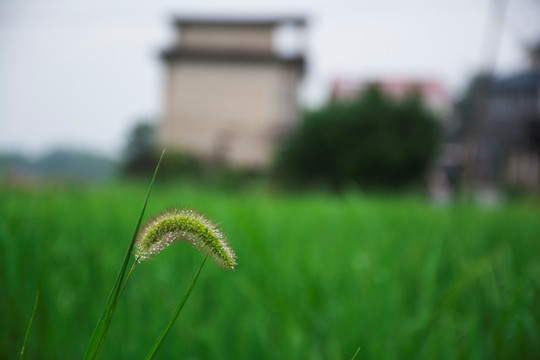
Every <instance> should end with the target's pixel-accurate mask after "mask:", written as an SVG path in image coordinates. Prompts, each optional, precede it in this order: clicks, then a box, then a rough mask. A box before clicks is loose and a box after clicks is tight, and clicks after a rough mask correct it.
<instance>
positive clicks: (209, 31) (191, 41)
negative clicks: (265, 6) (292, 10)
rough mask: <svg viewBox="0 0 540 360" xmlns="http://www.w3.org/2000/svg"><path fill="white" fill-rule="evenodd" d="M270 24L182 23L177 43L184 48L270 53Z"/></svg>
mask: <svg viewBox="0 0 540 360" xmlns="http://www.w3.org/2000/svg"><path fill="white" fill-rule="evenodd" d="M272 35H273V28H272V27H270V26H246V25H242V26H231V25H226V26H219V25H183V26H181V27H180V33H179V39H178V41H179V45H181V46H182V47H183V48H185V49H212V50H226V51H231V50H247V51H257V52H265V53H271V52H272V48H273V43H272Z"/></svg>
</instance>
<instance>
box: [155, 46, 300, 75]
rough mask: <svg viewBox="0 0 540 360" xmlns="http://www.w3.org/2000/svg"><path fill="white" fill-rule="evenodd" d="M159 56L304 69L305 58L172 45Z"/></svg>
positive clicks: (173, 60)
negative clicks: (185, 47) (277, 65)
mask: <svg viewBox="0 0 540 360" xmlns="http://www.w3.org/2000/svg"><path fill="white" fill-rule="evenodd" d="M160 57H161V58H162V59H163V60H164V61H166V62H178V61H185V60H195V61H201V62H229V63H252V64H272V63H274V64H287V65H292V66H297V67H299V69H300V71H301V72H303V71H304V67H305V58H304V56H302V55H297V56H291V57H284V56H279V55H276V54H272V53H257V52H250V51H239V50H235V51H219V50H198V49H197V50H195V49H184V48H179V47H174V48H170V49H166V50H164V51H162V52H161V54H160Z"/></svg>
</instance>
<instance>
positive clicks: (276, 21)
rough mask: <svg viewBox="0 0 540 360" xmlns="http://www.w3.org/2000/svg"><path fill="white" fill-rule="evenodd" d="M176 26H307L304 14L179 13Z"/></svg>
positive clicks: (175, 21)
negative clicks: (224, 14)
mask: <svg viewBox="0 0 540 360" xmlns="http://www.w3.org/2000/svg"><path fill="white" fill-rule="evenodd" d="M174 24H175V25H176V26H185V25H209V26H250V27H251V26H261V27H273V26H278V25H294V26H306V18H305V17H304V16H295V15H290V16H265V17H263V16H259V17H257V16H212V15H205V16H197V15H178V16H176V17H175V18H174Z"/></svg>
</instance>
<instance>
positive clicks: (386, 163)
mask: <svg viewBox="0 0 540 360" xmlns="http://www.w3.org/2000/svg"><path fill="white" fill-rule="evenodd" d="M438 133H439V132H438V126H437V121H436V119H435V117H434V116H433V115H432V114H431V113H430V112H428V111H427V110H426V109H425V107H424V106H423V104H422V102H421V99H420V97H419V96H418V95H410V96H409V97H407V98H405V99H404V100H402V101H394V100H392V99H389V98H387V97H385V96H384V95H383V94H382V93H381V92H380V91H379V90H378V89H376V88H370V89H368V90H366V91H365V92H363V94H362V95H361V96H360V97H359V98H357V99H356V100H355V101H352V102H344V103H337V102H330V103H328V104H326V105H325V106H323V107H322V108H320V109H318V110H315V111H311V112H307V113H306V114H305V116H304V120H303V123H302V125H301V126H300V127H299V128H298V129H297V130H296V131H295V132H294V133H293V134H292V136H291V137H290V138H289V139H288V141H286V143H285V145H284V147H283V150H282V151H281V153H280V155H279V157H278V160H277V164H276V174H277V176H278V177H279V178H280V179H283V180H285V181H288V182H289V183H293V184H297V185H327V186H331V187H332V188H334V189H339V188H341V187H342V186H344V185H347V184H348V183H351V182H354V183H357V184H358V185H359V186H362V187H371V188H373V187H383V188H384V187H386V188H388V187H399V186H403V185H407V184H410V183H412V182H414V181H417V180H419V179H421V176H422V175H423V173H424V171H425V169H426V167H427V166H428V164H429V162H430V160H431V159H432V157H433V155H434V153H435V150H436V145H437V142H438Z"/></svg>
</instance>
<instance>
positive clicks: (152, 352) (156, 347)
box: [146, 255, 208, 360]
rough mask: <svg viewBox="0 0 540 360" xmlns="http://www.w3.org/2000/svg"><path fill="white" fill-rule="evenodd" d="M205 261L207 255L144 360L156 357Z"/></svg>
mask: <svg viewBox="0 0 540 360" xmlns="http://www.w3.org/2000/svg"><path fill="white" fill-rule="evenodd" d="M206 259H208V255H206V257H205V258H204V260H203V262H202V264H201V266H200V267H199V270H198V271H197V274H196V275H195V277H194V278H193V281H191V285H190V286H189V289H188V290H187V291H186V294H185V295H184V297H183V298H182V300H181V301H180V303H179V304H178V306H177V307H176V310H175V311H174V313H173V314H172V316H171V319H170V320H169V322H168V323H167V326H166V327H165V329H163V331H162V332H161V334H160V335H159V337H158V338H157V340H156V342H155V343H154V346H152V349H151V350H150V352H149V353H148V355H146V360H151V359H153V358H154V357H155V356H156V354H157V352H158V350H159V348H160V347H161V344H163V340H165V336H167V334H168V333H169V331H170V330H171V328H172V326H173V324H174V322H175V321H176V319H177V318H178V315H179V314H180V311H182V308H183V307H184V304H185V303H186V301H187V299H188V298H189V295H190V294H191V291H192V290H193V287H194V286H195V284H196V283H197V280H198V279H199V274H200V273H201V270H202V268H203V266H204V264H205V263H206Z"/></svg>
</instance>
